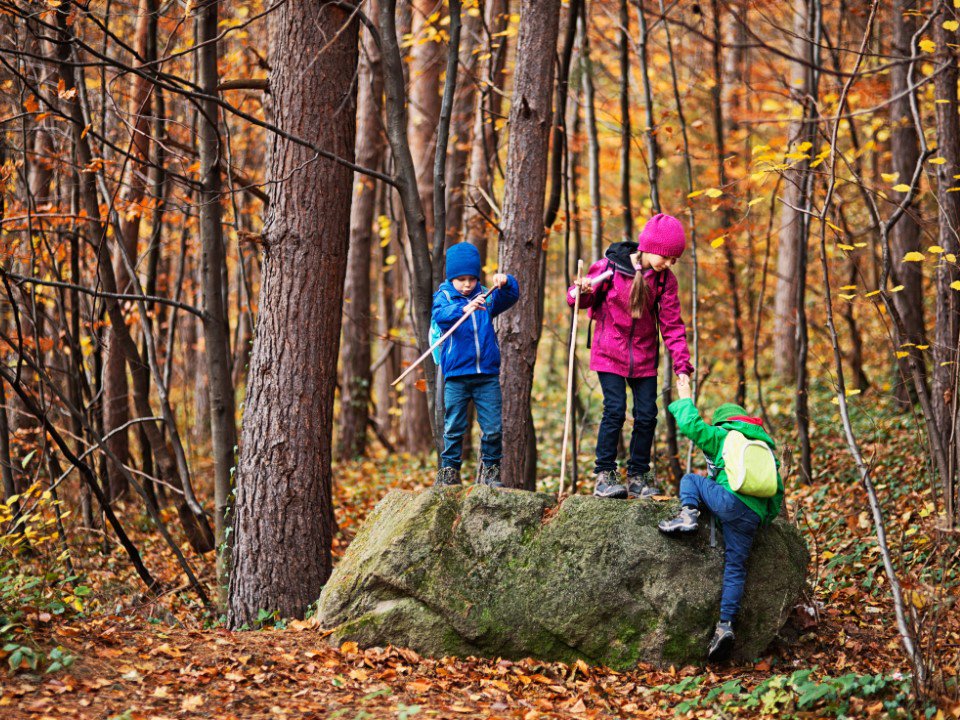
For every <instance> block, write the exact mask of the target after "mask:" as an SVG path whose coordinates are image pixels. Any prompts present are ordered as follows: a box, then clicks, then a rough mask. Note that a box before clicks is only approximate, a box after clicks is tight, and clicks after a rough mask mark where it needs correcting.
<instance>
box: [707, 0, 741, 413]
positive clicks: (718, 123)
mask: <svg viewBox="0 0 960 720" xmlns="http://www.w3.org/2000/svg"><path fill="white" fill-rule="evenodd" d="M719 13H720V7H719V4H718V3H717V0H713V33H714V36H715V37H717V38H719V37H720V27H721V22H720V14H719ZM713 80H714V83H713V87H712V88H711V94H712V95H713V103H712V104H713V125H714V131H715V133H716V145H717V182H719V183H720V187H721V188H725V187H726V185H727V171H726V159H727V158H726V145H725V142H724V138H725V135H726V127H725V125H724V121H723V60H722V48H721V45H720V43H719V42H715V43H713ZM720 203H721V212H720V222H721V228H722V230H723V231H724V233H726V234H727V235H729V236H731V237H728V240H727V242H725V243H724V244H723V255H724V260H725V261H726V263H725V265H726V271H727V290H728V292H729V293H730V310H731V315H732V318H731V325H732V327H733V353H734V360H735V361H736V366H737V391H736V394H735V396H734V397H735V401H736V403H737V404H738V405H741V406H742V405H743V404H744V403H745V402H746V399H747V367H746V359H745V357H744V347H743V320H742V318H743V313H742V312H741V310H740V291H739V289H738V287H737V285H738V283H737V264H736V261H735V260H734V257H733V249H732V244H733V243H732V239H733V238H732V235H733V234H734V230H735V225H736V222H737V220H736V217H735V216H734V214H733V208H732V206H731V204H730V198H729V197H724V198H723V199H722V200H721V201H720Z"/></svg>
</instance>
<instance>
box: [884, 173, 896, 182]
mask: <svg viewBox="0 0 960 720" xmlns="http://www.w3.org/2000/svg"><path fill="white" fill-rule="evenodd" d="M880 177H881V178H882V179H883V181H884V182H896V181H897V180H899V179H900V173H898V172H895V173H880Z"/></svg>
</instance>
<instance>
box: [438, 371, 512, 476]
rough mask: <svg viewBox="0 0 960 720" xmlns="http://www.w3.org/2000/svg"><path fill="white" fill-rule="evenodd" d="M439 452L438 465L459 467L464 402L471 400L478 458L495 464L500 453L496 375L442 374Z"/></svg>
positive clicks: (486, 463) (500, 437) (464, 411)
mask: <svg viewBox="0 0 960 720" xmlns="http://www.w3.org/2000/svg"><path fill="white" fill-rule="evenodd" d="M443 382H444V384H443V403H444V414H443V452H442V453H440V467H454V468H459V467H460V462H461V457H462V455H463V434H464V433H465V432H466V431H467V403H469V402H470V401H471V400H473V405H474V407H475V408H476V409H477V421H478V422H479V423H480V432H481V435H480V459H481V460H482V461H483V464H484V465H487V466H490V465H499V464H500V459H501V458H502V457H503V442H502V437H503V435H502V430H503V419H502V417H501V405H502V401H501V397H500V377H499V376H498V375H483V374H480V375H458V376H456V377H451V378H444V381H443Z"/></svg>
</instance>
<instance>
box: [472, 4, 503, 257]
mask: <svg viewBox="0 0 960 720" xmlns="http://www.w3.org/2000/svg"><path fill="white" fill-rule="evenodd" d="M509 10H510V8H509V2H508V0H487V2H485V4H484V24H485V25H486V27H487V29H488V30H489V32H490V37H489V46H488V48H487V52H486V53H485V54H486V55H487V56H488V57H487V59H486V60H484V61H482V67H483V68H484V71H485V72H484V78H483V91H482V92H480V93H478V94H477V111H476V115H475V117H474V126H473V144H472V145H471V148H470V172H469V179H468V182H467V188H468V189H467V192H466V196H467V201H466V206H465V207H464V210H463V238H464V239H465V240H468V241H469V242H471V243H473V244H474V245H476V246H477V249H478V250H479V251H480V259H481V261H482V262H483V263H484V264H486V261H487V238H488V237H489V236H490V225H489V221H495V220H496V219H497V218H496V214H497V213H496V211H495V210H494V209H493V207H492V206H491V205H490V203H489V202H488V200H487V198H491V199H492V198H493V177H494V173H493V168H495V167H496V166H497V162H498V157H497V156H498V138H499V133H498V132H497V120H498V119H499V118H500V112H501V110H502V108H503V94H502V93H503V89H504V86H505V82H504V77H503V75H504V68H505V67H506V62H507V47H508V44H509V37H508V35H507V33H506V32H505V30H506V28H507V23H508V21H509ZM488 218H489V220H488Z"/></svg>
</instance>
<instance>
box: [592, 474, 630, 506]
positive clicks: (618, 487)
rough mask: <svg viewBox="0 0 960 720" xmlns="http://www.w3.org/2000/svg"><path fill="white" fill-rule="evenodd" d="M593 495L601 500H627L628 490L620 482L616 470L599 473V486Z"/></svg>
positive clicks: (595, 488) (594, 489)
mask: <svg viewBox="0 0 960 720" xmlns="http://www.w3.org/2000/svg"><path fill="white" fill-rule="evenodd" d="M593 494H594V496H596V497H599V498H613V499H615V500H626V499H627V488H626V487H624V486H623V484H621V482H620V478H619V477H618V475H617V471H616V470H603V471H601V472H598V473H597V484H596V486H595V487H594V488H593Z"/></svg>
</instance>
